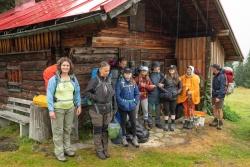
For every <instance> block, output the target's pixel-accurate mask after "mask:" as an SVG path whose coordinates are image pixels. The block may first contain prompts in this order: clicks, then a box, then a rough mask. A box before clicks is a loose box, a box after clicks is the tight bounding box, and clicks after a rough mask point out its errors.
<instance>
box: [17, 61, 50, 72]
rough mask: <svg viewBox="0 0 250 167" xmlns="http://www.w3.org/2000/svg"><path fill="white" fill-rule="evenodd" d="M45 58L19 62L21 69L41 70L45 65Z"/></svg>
mask: <svg viewBox="0 0 250 167" xmlns="http://www.w3.org/2000/svg"><path fill="white" fill-rule="evenodd" d="M47 63H48V62H47V60H39V61H25V62H21V63H20V65H21V69H22V70H25V71H26V70H27V71H34V70H41V69H45V68H46V67H47Z"/></svg>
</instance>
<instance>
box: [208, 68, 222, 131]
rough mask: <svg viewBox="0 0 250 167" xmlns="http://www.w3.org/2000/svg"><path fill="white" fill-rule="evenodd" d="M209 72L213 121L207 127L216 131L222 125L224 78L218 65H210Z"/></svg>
mask: <svg viewBox="0 0 250 167" xmlns="http://www.w3.org/2000/svg"><path fill="white" fill-rule="evenodd" d="M211 70H212V72H213V75H214V78H213V82H212V104H213V114H214V120H213V122H212V123H210V124H209V125H210V126H214V127H217V129H218V130H221V129H222V125H223V122H222V119H223V111H222V108H223V104H224V98H225V95H226V77H225V74H224V72H223V70H222V69H221V67H220V65H218V64H213V65H211Z"/></svg>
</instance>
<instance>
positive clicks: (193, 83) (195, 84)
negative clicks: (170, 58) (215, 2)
mask: <svg viewBox="0 0 250 167" xmlns="http://www.w3.org/2000/svg"><path fill="white" fill-rule="evenodd" d="M180 80H181V83H182V86H183V87H182V92H181V94H180V95H179V96H178V98H177V103H178V104H180V103H182V104H183V108H184V118H185V122H184V125H183V128H185V129H192V128H193V116H194V110H195V105H197V104H199V103H200V78H199V76H198V75H196V74H194V67H193V66H188V67H187V71H186V74H184V75H183V76H181V77H180Z"/></svg>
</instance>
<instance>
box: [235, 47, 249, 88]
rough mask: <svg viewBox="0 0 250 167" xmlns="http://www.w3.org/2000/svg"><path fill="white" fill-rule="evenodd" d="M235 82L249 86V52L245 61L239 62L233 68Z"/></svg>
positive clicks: (238, 84)
mask: <svg viewBox="0 0 250 167" xmlns="http://www.w3.org/2000/svg"><path fill="white" fill-rule="evenodd" d="M235 82H236V85H237V86H243V87H246V88H250V52H249V54H248V57H247V60H246V62H245V63H239V64H238V65H237V66H236V68H235Z"/></svg>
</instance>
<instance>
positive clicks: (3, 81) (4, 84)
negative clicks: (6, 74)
mask: <svg viewBox="0 0 250 167" xmlns="http://www.w3.org/2000/svg"><path fill="white" fill-rule="evenodd" d="M0 87H7V79H0Z"/></svg>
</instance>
